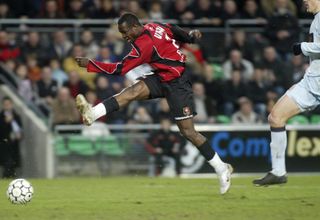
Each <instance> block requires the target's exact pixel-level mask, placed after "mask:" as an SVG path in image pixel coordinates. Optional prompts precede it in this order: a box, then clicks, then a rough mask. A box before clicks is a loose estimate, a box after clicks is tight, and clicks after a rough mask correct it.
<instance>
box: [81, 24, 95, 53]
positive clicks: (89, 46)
mask: <svg viewBox="0 0 320 220" xmlns="http://www.w3.org/2000/svg"><path fill="white" fill-rule="evenodd" d="M80 45H81V46H82V48H83V51H84V53H85V54H86V55H87V56H88V57H92V58H94V57H96V56H97V55H98V51H99V46H98V44H97V43H96V42H95V40H94V38H93V34H92V32H91V31H90V30H84V31H83V32H82V34H81V39H80Z"/></svg>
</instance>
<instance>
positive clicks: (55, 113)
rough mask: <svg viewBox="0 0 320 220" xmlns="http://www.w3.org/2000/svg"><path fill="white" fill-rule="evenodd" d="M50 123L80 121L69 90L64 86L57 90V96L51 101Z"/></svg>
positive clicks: (59, 123)
mask: <svg viewBox="0 0 320 220" xmlns="http://www.w3.org/2000/svg"><path fill="white" fill-rule="evenodd" d="M51 109H52V111H51V113H52V124H53V125H63V124H77V123H80V115H79V112H78V110H77V107H76V103H75V101H74V99H73V98H72V97H71V96H70V91H69V89H68V88H66V87H61V88H60V89H59V90H58V95H57V97H56V98H55V99H54V100H53V102H52V108H51Z"/></svg>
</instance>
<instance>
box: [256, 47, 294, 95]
mask: <svg viewBox="0 0 320 220" xmlns="http://www.w3.org/2000/svg"><path fill="white" fill-rule="evenodd" d="M286 66H287V65H285V63H284V62H283V61H282V60H281V59H279V58H278V57H277V52H276V50H275V48H274V47H272V46H267V47H265V48H264V50H263V59H262V61H261V67H262V68H263V69H265V70H267V74H266V77H265V81H266V82H267V83H268V84H269V85H270V86H272V87H277V90H278V93H279V94H282V92H283V88H284V87H286V85H288V83H287V77H286V76H287V74H288V73H286V70H287V69H286Z"/></svg>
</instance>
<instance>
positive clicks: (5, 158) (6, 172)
mask: <svg viewBox="0 0 320 220" xmlns="http://www.w3.org/2000/svg"><path fill="white" fill-rule="evenodd" d="M2 107H3V109H2V110H1V112H0V131H1V132H0V166H2V167H3V173H2V177H4V178H14V177H16V176H17V173H16V169H17V168H18V167H20V165H21V161H20V149H19V143H20V141H21V139H22V123H21V119H20V116H19V115H18V114H17V113H16V111H15V110H14V107H13V102H12V100H11V99H10V98H9V97H4V98H3V99H2Z"/></svg>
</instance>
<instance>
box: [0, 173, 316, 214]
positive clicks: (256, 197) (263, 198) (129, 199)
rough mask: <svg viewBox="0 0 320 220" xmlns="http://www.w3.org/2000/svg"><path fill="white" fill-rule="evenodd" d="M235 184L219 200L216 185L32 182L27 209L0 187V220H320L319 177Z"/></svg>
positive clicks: (138, 180)
mask: <svg viewBox="0 0 320 220" xmlns="http://www.w3.org/2000/svg"><path fill="white" fill-rule="evenodd" d="M251 180H252V178H234V179H233V184H232V188H231V190H230V192H229V193H228V194H226V195H224V196H221V195H219V194H218V185H217V179H178V178H174V179H165V178H146V177H111V178H72V179H69V178H66V179H54V180H38V179H31V180H30V181H31V183H32V184H33V187H34V189H35V194H34V197H33V199H32V201H31V203H29V204H28V205H25V206H23V205H13V204H11V203H10V202H9V201H8V200H7V198H6V196H5V192H6V188H7V185H8V183H9V181H4V180H1V181H0V219H1V220H12V219H15V220H18V219H19V220H20V219H21V220H47V219H57V220H58V219H59V220H67V219H68V220H69V219H70V220H95V219H97V220H104V219H106V220H117V219H127V220H144V219H148V220H161V219H164V220H176V219H177V220H178V219H179V220H180V219H182V220H186V219H190V220H191V219H192V220H197V219H199V220H206V219H210V220H212V219H217V220H224V219H230V220H238V219H248V220H249V219H250V220H251V219H254V220H256V219H258V220H268V219H270V220H277V219H279V220H280V219H281V220H294V219H304V220H307V219H312V220H316V219H320V176H299V177H297V176H291V177H289V183H288V184H287V185H284V186H272V187H254V186H253V185H252V184H251Z"/></svg>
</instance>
